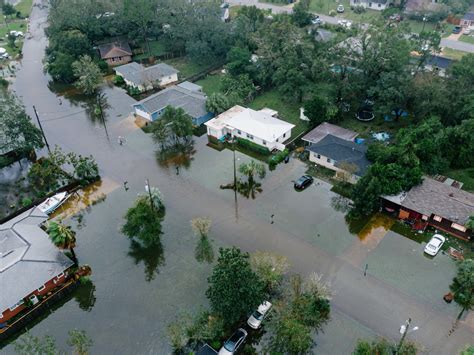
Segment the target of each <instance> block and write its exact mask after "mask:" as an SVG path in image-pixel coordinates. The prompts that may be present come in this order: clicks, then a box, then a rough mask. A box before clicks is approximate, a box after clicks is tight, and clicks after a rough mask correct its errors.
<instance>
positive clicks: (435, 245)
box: [425, 234, 446, 256]
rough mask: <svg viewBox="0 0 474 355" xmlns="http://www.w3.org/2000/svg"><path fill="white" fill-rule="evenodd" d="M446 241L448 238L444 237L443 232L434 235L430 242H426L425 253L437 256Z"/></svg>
mask: <svg viewBox="0 0 474 355" xmlns="http://www.w3.org/2000/svg"><path fill="white" fill-rule="evenodd" d="M445 241H446V238H445V237H443V236H442V235H441V234H435V235H434V236H433V237H431V239H430V241H429V242H428V244H426V246H425V253H426V254H428V255H431V256H435V255H436V254H438V252H439V251H440V249H441V247H442V246H443V244H444V242H445Z"/></svg>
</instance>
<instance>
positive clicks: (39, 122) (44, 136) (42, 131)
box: [33, 105, 51, 154]
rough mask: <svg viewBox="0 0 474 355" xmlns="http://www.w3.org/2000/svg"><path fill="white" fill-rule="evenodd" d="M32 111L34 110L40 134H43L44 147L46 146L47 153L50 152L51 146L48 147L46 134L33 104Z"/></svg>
mask: <svg viewBox="0 0 474 355" xmlns="http://www.w3.org/2000/svg"><path fill="white" fill-rule="evenodd" d="M33 111H35V116H36V120H37V121H38V126H39V128H40V130H41V134H42V135H43V138H44V142H45V143H46V148H48V152H49V154H51V148H50V147H49V144H48V140H47V139H46V135H45V134H44V130H43V126H42V125H41V121H40V119H39V117H38V112H37V111H36V107H35V105H33Z"/></svg>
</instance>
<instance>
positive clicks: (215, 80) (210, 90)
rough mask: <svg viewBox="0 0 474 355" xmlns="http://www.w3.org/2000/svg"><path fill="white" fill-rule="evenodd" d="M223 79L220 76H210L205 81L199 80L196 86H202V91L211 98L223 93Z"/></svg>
mask: <svg viewBox="0 0 474 355" xmlns="http://www.w3.org/2000/svg"><path fill="white" fill-rule="evenodd" d="M221 78H222V76H221V75H219V74H214V75H212V74H208V75H207V76H206V77H205V78H204V79H201V80H198V81H196V82H195V84H197V85H200V86H202V90H203V91H204V92H205V93H206V94H207V95H208V96H210V95H211V94H214V93H216V92H220V91H221Z"/></svg>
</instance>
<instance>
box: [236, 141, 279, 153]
mask: <svg viewBox="0 0 474 355" xmlns="http://www.w3.org/2000/svg"><path fill="white" fill-rule="evenodd" d="M237 143H238V144H239V145H240V146H242V147H244V148H247V149H250V150H253V151H254V152H257V153H259V154H262V155H270V154H271V152H270V151H269V150H268V148H265V147H262V146H261V145H258V144H256V143H254V142H251V141H249V140H247V139H243V138H237Z"/></svg>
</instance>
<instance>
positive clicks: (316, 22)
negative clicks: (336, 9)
mask: <svg viewBox="0 0 474 355" xmlns="http://www.w3.org/2000/svg"><path fill="white" fill-rule="evenodd" d="M311 23H312V24H313V25H320V24H321V23H322V21H321V19H320V18H319V16H318V15H314V17H313V18H312V19H311Z"/></svg>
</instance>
